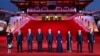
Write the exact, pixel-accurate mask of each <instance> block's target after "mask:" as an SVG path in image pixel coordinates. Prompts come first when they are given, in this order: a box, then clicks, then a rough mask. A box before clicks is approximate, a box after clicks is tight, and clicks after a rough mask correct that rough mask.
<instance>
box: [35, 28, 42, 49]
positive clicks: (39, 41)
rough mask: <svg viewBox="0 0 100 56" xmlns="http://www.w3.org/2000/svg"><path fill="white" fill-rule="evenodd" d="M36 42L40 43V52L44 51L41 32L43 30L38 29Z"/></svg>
mask: <svg viewBox="0 0 100 56" xmlns="http://www.w3.org/2000/svg"><path fill="white" fill-rule="evenodd" d="M36 40H37V43H38V51H42V42H43V33H42V32H41V29H38V32H37V34H36Z"/></svg>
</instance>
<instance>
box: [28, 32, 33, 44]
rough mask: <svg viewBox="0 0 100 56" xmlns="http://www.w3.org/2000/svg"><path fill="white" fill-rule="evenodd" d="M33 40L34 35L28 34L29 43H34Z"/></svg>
mask: <svg viewBox="0 0 100 56" xmlns="http://www.w3.org/2000/svg"><path fill="white" fill-rule="evenodd" d="M33 39H34V38H33V34H32V33H30V34H29V33H28V34H27V41H28V42H32V41H33Z"/></svg>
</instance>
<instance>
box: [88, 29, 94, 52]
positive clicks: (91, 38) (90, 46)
mask: <svg viewBox="0 0 100 56" xmlns="http://www.w3.org/2000/svg"><path fill="white" fill-rule="evenodd" d="M94 42H95V40H94V33H93V30H92V29H90V32H88V49H89V52H90V53H93V45H94Z"/></svg>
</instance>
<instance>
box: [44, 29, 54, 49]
mask: <svg viewBox="0 0 100 56" xmlns="http://www.w3.org/2000/svg"><path fill="white" fill-rule="evenodd" d="M46 37H47V42H48V51H52V43H53V33H52V31H51V29H48V33H47V36H46Z"/></svg>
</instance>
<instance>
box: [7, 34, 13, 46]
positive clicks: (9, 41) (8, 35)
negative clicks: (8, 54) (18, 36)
mask: <svg viewBox="0 0 100 56" xmlns="http://www.w3.org/2000/svg"><path fill="white" fill-rule="evenodd" d="M12 40H13V34H12V33H8V34H7V43H8V44H10V43H12Z"/></svg>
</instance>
